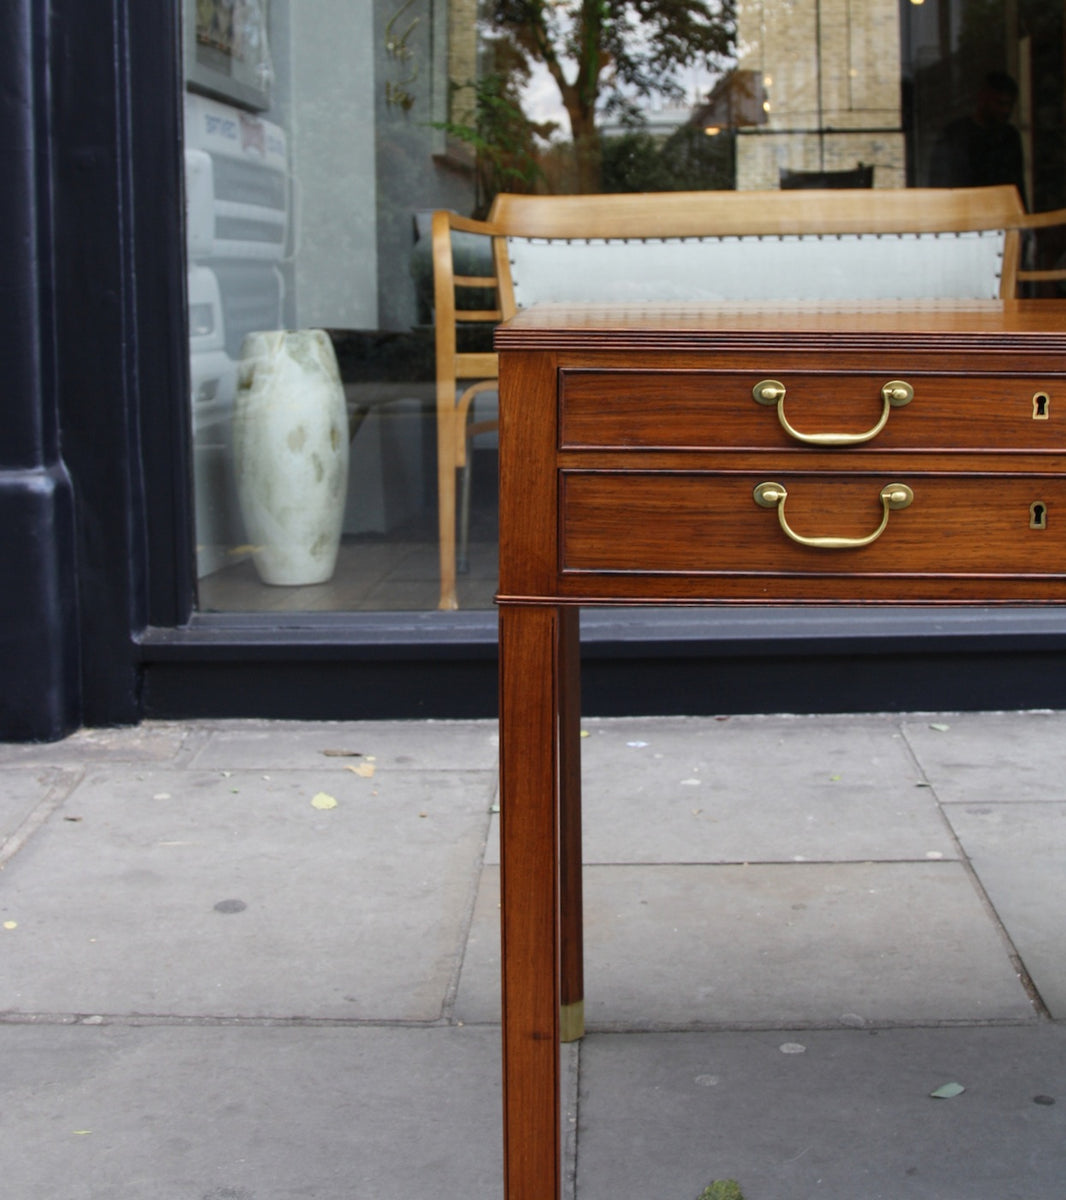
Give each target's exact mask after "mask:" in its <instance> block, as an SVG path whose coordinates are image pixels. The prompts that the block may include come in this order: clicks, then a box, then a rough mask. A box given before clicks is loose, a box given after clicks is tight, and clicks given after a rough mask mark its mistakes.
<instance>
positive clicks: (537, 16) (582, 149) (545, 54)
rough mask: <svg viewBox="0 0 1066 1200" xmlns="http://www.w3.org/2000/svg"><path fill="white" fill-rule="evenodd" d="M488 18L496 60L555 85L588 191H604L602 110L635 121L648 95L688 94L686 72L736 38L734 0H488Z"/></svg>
mask: <svg viewBox="0 0 1066 1200" xmlns="http://www.w3.org/2000/svg"><path fill="white" fill-rule="evenodd" d="M485 22H486V25H485V33H486V37H487V40H488V41H489V43H490V45H493V46H494V48H495V50H496V52H497V54H499V55H500V56H502V57H505V58H507V59H510V61H511V62H512V63H514V64H515V68H516V69H522V70H524V72H525V73H526V74H527V75H528V74H529V72H530V71H531V69H532V66H533V64H534V63H538V64H541V65H542V66H543V67H544V68H545V69H546V71H547V72H548V74H549V75H550V76H551V78H552V80H553V81H554V82H555V85H556V87H557V88H558V90H559V96H560V99H561V101H562V104H563V107H564V109H565V110H566V113H567V117H568V118H569V121H570V131H571V134H572V136H573V141H574V154H575V157H576V160H577V168H578V169H577V186H578V190H580V191H596V190H598V189H599V186H600V153H599V138H598V136H597V133H596V116H597V113H598V112H599V111H601V110H602V111H603V112H605V113H608V114H613V115H617V116H621V117H622V118H623V119H626V118H628V119H630V120H633V121H634V122H636V121H637V119H638V118H637V113H638V104H637V102H638V101H639V99H640V98H641V97H646V96H649V95H652V94H659V95H662V96H665V97H671V98H677V97H680V96H681V95H682V94H683V91H684V89H683V87H682V85H681V82H680V75H681V72H682V70H683V69H685V68H690V67H705V68H709V69H712V70H713V69H715V68H717V67H720V66H721V65H722V63H723V62H724V61H725V60H726V59H727V58H728V56H729V55H730V53H731V52H732V49H733V45H734V41H735V37H736V9H735V0H487V5H486V17H485ZM519 64H521V66H520V67H519Z"/></svg>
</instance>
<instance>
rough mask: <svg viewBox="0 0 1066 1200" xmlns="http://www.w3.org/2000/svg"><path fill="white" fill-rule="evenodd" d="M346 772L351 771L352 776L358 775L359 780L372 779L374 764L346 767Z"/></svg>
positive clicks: (367, 763)
mask: <svg viewBox="0 0 1066 1200" xmlns="http://www.w3.org/2000/svg"><path fill="white" fill-rule="evenodd" d="M344 769H345V770H346V771H351V773H352V774H353V775H358V776H359V778H360V779H373V777H374V764H373V763H372V762H365V763H360V764H359V765H358V766H357V767H353V766H350V765H349V766H347V767H345V768H344Z"/></svg>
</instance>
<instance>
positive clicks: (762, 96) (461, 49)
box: [183, 0, 1066, 611]
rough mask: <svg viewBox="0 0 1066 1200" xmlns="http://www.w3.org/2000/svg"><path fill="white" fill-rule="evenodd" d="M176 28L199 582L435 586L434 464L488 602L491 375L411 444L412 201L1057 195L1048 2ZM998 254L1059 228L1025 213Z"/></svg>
mask: <svg viewBox="0 0 1066 1200" xmlns="http://www.w3.org/2000/svg"><path fill="white" fill-rule="evenodd" d="M183 29H184V35H185V61H186V75H187V94H186V110H185V179H186V204H187V249H188V276H187V285H188V304H189V308H188V319H189V336H190V368H191V382H192V395H191V408H192V434H193V439H194V455H193V459H194V485H195V498H196V511H195V521H196V541H197V573H198V576H199V602H200V607H201V609H204V610H213V609H228V610H273V611H300V610H388V609H394V610H424V609H432V608H435V607H437V606H438V604H439V603H440V600H441V563H442V557H441V552H440V543H441V523H440V518H439V514H440V512H441V511H445V510H443V509H442V508H441V507H440V506H441V504H442V500H441V497H442V496H444V494H445V491H446V490H447V489H442V488H441V487H440V480H441V478H442V476H441V471H442V470H443V471H444V472H445V473H446V474H450V473H452V472H454V480H453V484H454V486H453V487H452V486H451V485H449V487H450V490H451V498H450V499H448V501H447V504H449V505H450V504H454V514H453V515H452V514H451V513H450V510H449V511H446V513H445V516H446V520H445V525H446V526H447V527H448V528H450V529H454V536H453V539H452V540H453V541H454V543H455V555H456V558H457V560H458V566H459V569H458V572H457V585H456V586H457V593H456V597H457V598H456V602H457V604H458V606H459V607H461V608H465V609H471V608H488V607H490V606H491V603H492V595H493V591H494V588H495V572H496V538H497V524H496V520H497V518H496V490H495V488H496V485H495V465H496V457H495V432H494V425H493V422H494V418H495V396H494V393H493V391H492V388H491V387H486V388H485V389H482V390H480V391H478V392H477V394H476V395H474V396H472V397H471V398H470V403H469V409H468V410H464V418H463V420H464V422H467V423H466V424H464V426H463V428H462V429H461V430H460V431H459V432H458V433H456V434H455V436H456V437H457V438H458V439H459V442H458V445H459V449H458V450H457V451H456V453H455V454H453V455H451V456H450V457H449V456H440V455H439V446H440V439H441V437H442V430H443V429H444V426H442V425H440V424H439V423H438V415H437V382H436V370H435V345H434V326H435V316H436V313H435V299H434V291H433V264H432V254H431V246H430V222H431V214H432V212H433V211H434V210H437V209H447V210H450V211H452V212H455V213H458V214H462V215H464V216H470V217H483V216H484V215H485V214H486V213H487V212H488V211H489V209H490V207H491V204H492V201H493V199H494V197H495V196H496V195H497V194H498V193H500V192H520V193H524V192H555V193H570V192H577V193H588V192H601V191H602V192H627V191H643V192H659V191H680V190H685V191H701V190H723V189H739V190H744V191H750V190H777V189H782V188H785V189H794V188H801V189H810V188H826V187H829V188H859V189H866V188H897V187H921V186H938V187H939V186H963V185H971V184H985V183H998V182H1006V183H1012V184H1014V185H1015V186H1017V188H1018V190H1019V192H1020V193H1021V195H1022V196H1023V197H1024V202H1025V204H1026V206H1027V208H1028V209H1029V210H1030V211H1033V212H1043V211H1047V210H1050V209H1055V208H1058V207H1060V206H1062V205H1063V204H1064V203H1066V179H1064V169H1066V164H1064V156H1063V128H1062V126H1063V79H1062V75H1063V57H1064V55H1063V50H1064V47H1063V31H1062V13H1061V7H1060V6H1057V5H1054V4H1051V3H1049V2H1047V0H922V2H920V3H913V2H912V0H902V2H900V0H735V2H734V0H654V2H653V0H641V2H640V3H637V2H636V0H630V2H629V3H626V2H623V0H605V2H604V3H602V4H597V5H590V4H582V3H579V2H578V0H558V2H557V3H552V4H543V3H540V2H535V0H480V2H479V0H373V2H372V3H371V2H369V0H368V2H367V3H352V2H351V0H186V2H185V6H184V10H183ZM812 202H814V201H812ZM453 241H454V252H455V256H456V270H457V271H459V272H460V273H463V274H466V275H468V276H471V277H473V278H475V279H484V278H486V277H488V276H490V275H491V274H492V261H491V255H490V253H489V248H488V244H487V242H486V240H485V239H484V238H482V237H479V236H477V235H475V234H463V233H459V234H456V235H455V237H454V239H453ZM1025 255H1026V264H1027V265H1029V266H1040V267H1053V266H1056V265H1057V264H1059V263H1060V261H1063V260H1064V257H1066V246H1064V245H1063V244H1062V238H1061V235H1060V233H1059V231H1058V230H1056V229H1049V230H1047V231H1045V232H1042V233H1041V235H1040V238H1039V241H1038V240H1037V239H1036V237H1035V236H1030V237H1029V239H1028V240H1027V242H1026V246H1025ZM1027 286H1028V288H1029V290H1030V291H1031V292H1036V293H1038V294H1043V295H1050V294H1056V293H1057V292H1058V290H1059V288H1060V287H1061V286H1062V285H1061V284H1059V283H1056V282H1054V281H1053V282H1049V283H1043V284H1041V285H1039V287H1035V286H1034V285H1027ZM463 303H464V304H466V305H467V306H468V308H469V309H470V310H473V311H475V312H478V311H480V312H484V313H491V312H492V311H493V310H494V309H495V306H496V303H497V298H496V296H495V295H494V293H493V291H492V289H491V288H490V287H488V286H479V287H474V288H473V289H470V290H469V292H468V295H467V297H466V299H465V300H464V301H463ZM491 326H492V321H491V320H487V321H481V322H474V321H471V322H464V323H463V324H462V325H461V326H460V329H459V333H458V342H457V349H458V350H459V351H460V352H469V353H482V354H485V353H488V351H489V350H490V349H491ZM315 330H321V331H324V335H325V336H324V338H323V337H318V336H317V335H316V336H312V337H302V338H300V337H293V338H280V337H262V336H252V335H264V334H280V333H281V332H283V331H288V332H290V333H293V334H296V333H299V332H301V331H305V332H306V331H315ZM286 405H288V406H289V409H286V408H285V406H286ZM301 405H303V407H302V408H301ZM289 410H291V412H290V415H291V420H289V421H288V424H286V420H287V418H284V412H285V411H289ZM279 411H281V412H282V414H283V416H282V417H281V418H279V417H278V413H279ZM301 413H303V415H302V416H301V415H300V414H301ZM270 422H274V424H275V425H276V426H277V429H278V431H279V432H278V433H277V436H276V438H275V441H276V443H277V444H276V445H274V446H273V448H271V449H270V450H269V453H268V451H267V449H264V447H265V446H266V445H267V443H268V439H266V437H265V434H263V432H262V431H263V430H264V429H265V428H266V426H267V425H268V424H270ZM272 427H273V426H272ZM253 434H254V436H253ZM448 436H452V435H451V434H448ZM464 455H465V458H466V464H465V465H459V466H456V465H455V464H456V463H457V462H460V460H461V459H462V458H463V457H464ZM442 463H444V466H443V467H442V466H441V464H442ZM253 483H254V484H255V487H253ZM256 488H258V491H256ZM253 493H255V494H253ZM253 510H254V512H255V513H257V514H258V516H255V515H253ZM312 510H315V511H316V512H319V514H320V515H319V516H318V517H316V518H315V519H314V520H312V516H311V514H312ZM293 538H296V539H299V540H300V541H301V543H302V544H303V549H302V551H301V553H302V554H303V555H304V558H305V559H306V560H307V561H308V562H309V563H312V564H313V565H314V566H315V567H316V569H314V570H313V569H312V568H311V566H310V565H309V566H307V568H306V569H303V571H302V574H301V573H300V571H297V573H296V574H295V575H294V576H292V577H291V578H288V579H287V580H286V581H284V582H282V581H279V579H278V577H277V575H276V573H275V574H274V575H273V576H272V573H271V571H270V570H268V569H266V566H265V562H264V558H265V551H264V546H265V545H266V544H267V543H268V542H276V543H283V542H285V541H286V539H293ZM326 562H328V568H329V569H328V570H326V569H325V568H324V567H323V563H326Z"/></svg>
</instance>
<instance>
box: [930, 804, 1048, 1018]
mask: <svg viewBox="0 0 1066 1200" xmlns="http://www.w3.org/2000/svg"><path fill="white" fill-rule="evenodd" d="M949 817H950V820H951V823H952V825H953V826H954V827H955V831H956V833H957V834H958V837H959V840H960V842H961V843H962V846H963V848H964V849H965V851H966V853H967V855H968V856H969V858H970V859H971V861H972V864H973V869H974V871H975V872H976V873H977V877H978V878H979V879H980V881H981V883H982V885H983V886H984V888H985V890H986V891H987V892H988V895H989V898H990V899H991V901H992V904H993V905H994V907H995V910H996V913H997V914H998V916H999V919H1000V920H1001V921H1002V922H1003V924H1004V926H1005V927H1006V930H1007V933H1008V934H1009V935H1010V939H1011V941H1012V942H1013V944H1014V946H1015V947H1016V949H1017V951H1018V954H1019V956H1020V957H1021V960H1022V962H1023V964H1024V965H1025V969H1026V971H1027V972H1028V973H1029V975H1030V976H1031V977H1032V979H1033V982H1034V984H1035V985H1036V988H1037V991H1038V992H1039V993H1040V997H1041V999H1042V1000H1043V1002H1044V1004H1045V1005H1046V1006H1047V1008H1048V1010H1049V1011H1050V1012H1051V1014H1052V1016H1054V1017H1058V1018H1060V1019H1062V1018H1066V934H1064V931H1063V917H1062V914H1063V912H1064V911H1066V803H1049V804H1032V803H1025V802H1023V801H1016V802H1013V803H1010V804H973V805H971V804H953V805H951V806H950V808H949Z"/></svg>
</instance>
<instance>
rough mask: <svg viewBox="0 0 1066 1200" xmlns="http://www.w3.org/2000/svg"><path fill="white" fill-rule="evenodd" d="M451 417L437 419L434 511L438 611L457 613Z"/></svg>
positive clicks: (445, 415) (453, 462)
mask: <svg viewBox="0 0 1066 1200" xmlns="http://www.w3.org/2000/svg"><path fill="white" fill-rule="evenodd" d="M452 428H453V426H452V421H451V414H445V413H441V412H440V411H438V415H437V511H438V535H437V536H438V539H439V543H440V601H439V603H438V604H437V607H438V608H442V609H449V610H451V609H457V608H458V607H459V601H458V599H457V597H456V595H455V458H454V456H453V454H452Z"/></svg>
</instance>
